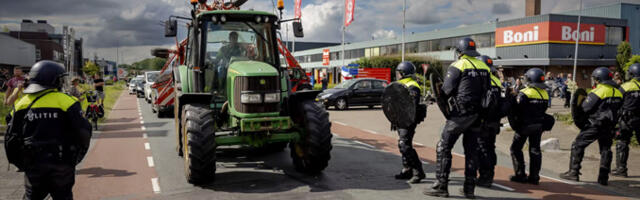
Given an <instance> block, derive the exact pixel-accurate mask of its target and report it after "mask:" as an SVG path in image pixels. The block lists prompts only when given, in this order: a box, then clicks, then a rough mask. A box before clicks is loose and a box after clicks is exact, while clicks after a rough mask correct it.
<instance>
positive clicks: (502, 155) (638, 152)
mask: <svg viewBox="0 0 640 200" xmlns="http://www.w3.org/2000/svg"><path fill="white" fill-rule="evenodd" d="M563 104H564V101H563V100H561V99H554V101H553V105H552V108H551V109H549V111H550V112H568V110H567V109H564V108H563V106H562V105H563ZM330 119H331V121H332V122H333V124H334V125H343V126H349V127H355V128H358V129H361V130H363V131H365V132H368V133H371V134H374V135H375V134H379V135H384V136H388V137H392V138H397V134H396V133H395V132H392V131H390V130H389V122H388V121H387V119H386V118H385V117H384V114H383V113H382V110H381V109H360V108H355V109H354V110H349V111H335V110H330ZM444 122H445V119H444V116H442V113H441V112H440V110H439V109H438V108H437V106H436V105H435V104H434V105H430V106H429V107H428V112H427V119H426V120H425V121H424V122H422V123H421V124H420V125H419V126H418V127H417V129H416V132H417V133H416V135H415V139H414V142H415V143H417V144H423V145H424V146H426V147H430V148H435V147H436V144H437V142H438V140H439V139H440V134H441V129H442V126H443V125H444ZM578 132H579V131H578V129H577V128H575V127H574V126H573V125H568V124H565V123H564V122H557V123H556V124H555V126H554V128H553V130H552V131H551V132H549V133H544V135H543V140H544V139H548V138H551V137H555V138H558V139H559V140H560V148H561V150H560V151H558V152H543V158H542V167H543V170H542V172H541V174H542V175H545V176H547V177H550V178H553V179H558V174H559V173H561V172H564V171H567V169H568V167H569V158H570V157H569V154H570V151H569V150H570V146H571V143H572V142H573V140H574V138H575V136H576V135H577V134H578ZM512 140H513V131H507V130H505V131H502V132H501V134H500V135H498V137H497V138H496V151H497V154H498V165H499V166H502V167H504V168H506V169H509V170H512V162H511V157H510V151H509V147H510V145H511V143H512ZM526 148H527V147H526V146H525V149H524V151H525V156H526V157H527V158H526V160H528V155H527V154H528V153H526V151H527V149H526ZM612 149H613V151H614V153H615V148H613V147H612ZM453 151H454V152H456V153H459V154H464V151H463V148H462V141H458V142H457V143H456V146H455V147H454V149H453ZM420 156H426V155H420ZM429 156H431V155H429ZM599 162H600V156H599V151H598V147H597V144H595V143H594V144H592V145H590V146H589V147H588V148H587V150H586V153H585V158H584V160H583V162H582V166H583V169H582V174H583V175H582V176H581V177H580V179H581V180H582V181H583V182H580V183H571V184H578V185H583V184H584V185H585V187H589V188H592V189H597V190H600V191H606V192H608V193H612V194H617V195H621V196H626V197H640V190H638V188H640V149H638V148H632V150H631V152H630V156H629V163H628V166H629V176H630V177H629V178H618V177H611V178H610V183H609V186H607V187H603V186H600V185H598V184H597V183H595V182H596V178H597V170H598V167H599ZM613 163H615V158H614V161H613ZM527 166H528V165H527ZM612 167H615V164H613V165H612ZM527 169H528V167H527ZM509 173H510V174H512V173H513V171H510V172H509ZM560 181H564V180H560ZM585 182H587V184H585Z"/></svg>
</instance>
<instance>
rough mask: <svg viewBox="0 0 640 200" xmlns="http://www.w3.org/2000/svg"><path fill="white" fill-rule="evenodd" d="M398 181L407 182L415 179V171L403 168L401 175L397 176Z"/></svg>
mask: <svg viewBox="0 0 640 200" xmlns="http://www.w3.org/2000/svg"><path fill="white" fill-rule="evenodd" d="M395 177H396V179H401V180H406V179H410V178H411V177H413V171H412V170H411V169H410V168H403V169H402V171H400V173H399V174H396V176H395Z"/></svg>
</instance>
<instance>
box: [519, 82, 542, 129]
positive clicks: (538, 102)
mask: <svg viewBox="0 0 640 200" xmlns="http://www.w3.org/2000/svg"><path fill="white" fill-rule="evenodd" d="M517 101H518V104H517V112H518V115H520V116H521V117H522V119H523V122H524V123H528V122H531V123H533V122H541V121H542V119H543V117H544V116H543V115H544V114H545V112H546V111H547V108H548V106H549V104H548V103H549V94H548V93H547V91H546V90H544V89H540V88H537V87H531V86H530V87H526V88H524V89H522V90H520V93H519V94H518V98H517Z"/></svg>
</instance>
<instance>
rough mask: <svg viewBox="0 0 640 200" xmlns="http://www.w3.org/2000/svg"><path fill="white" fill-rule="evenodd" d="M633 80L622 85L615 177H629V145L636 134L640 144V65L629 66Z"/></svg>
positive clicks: (613, 173)
mask: <svg viewBox="0 0 640 200" xmlns="http://www.w3.org/2000/svg"><path fill="white" fill-rule="evenodd" d="M628 72H629V75H631V77H632V78H631V80H629V81H628V82H626V83H624V84H622V86H621V92H622V93H623V97H624V98H623V103H622V110H621V111H622V112H621V113H622V116H621V117H620V134H619V135H617V137H616V140H617V142H616V167H617V168H616V169H615V170H614V171H613V172H612V173H611V175H614V176H622V177H627V159H629V143H630V142H631V136H632V135H633V133H634V132H635V134H636V140H638V141H639V142H640V116H639V115H638V114H637V113H640V63H635V64H633V65H631V66H629V70H628Z"/></svg>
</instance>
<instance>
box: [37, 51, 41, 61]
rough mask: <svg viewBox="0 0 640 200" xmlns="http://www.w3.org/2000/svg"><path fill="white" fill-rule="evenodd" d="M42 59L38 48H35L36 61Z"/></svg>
mask: <svg viewBox="0 0 640 200" xmlns="http://www.w3.org/2000/svg"><path fill="white" fill-rule="evenodd" d="M40 60H42V52H41V51H40V49H36V61H40Z"/></svg>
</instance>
